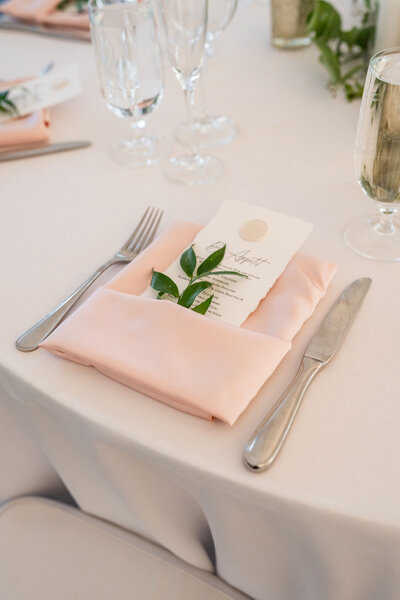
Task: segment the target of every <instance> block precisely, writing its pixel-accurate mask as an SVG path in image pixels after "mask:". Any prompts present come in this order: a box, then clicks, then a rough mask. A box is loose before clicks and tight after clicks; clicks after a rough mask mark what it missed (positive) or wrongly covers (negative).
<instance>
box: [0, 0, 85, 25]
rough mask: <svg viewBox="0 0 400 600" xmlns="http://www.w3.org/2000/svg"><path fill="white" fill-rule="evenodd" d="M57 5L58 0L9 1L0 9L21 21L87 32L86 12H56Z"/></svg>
mask: <svg viewBox="0 0 400 600" xmlns="http://www.w3.org/2000/svg"><path fill="white" fill-rule="evenodd" d="M58 4H60V0H9V1H8V2H6V3H4V4H2V5H1V6H0V9H1V12H3V13H5V14H7V15H9V16H10V17H14V18H15V19H21V20H22V21H31V22H35V23H42V24H44V25H54V26H59V27H69V28H72V29H74V28H76V29H83V30H89V15H88V14H87V13H86V12H85V13H78V12H77V13H71V12H68V11H61V10H56V9H57V6H58Z"/></svg>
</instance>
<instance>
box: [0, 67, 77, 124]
mask: <svg viewBox="0 0 400 600" xmlns="http://www.w3.org/2000/svg"><path fill="white" fill-rule="evenodd" d="M9 90H10V91H9V94H8V99H9V100H11V102H13V103H14V104H15V106H16V108H17V111H18V115H17V116H18V117H23V116H25V115H29V114H30V113H32V112H35V111H37V110H41V109H42V108H48V107H49V106H53V105H54V104H59V103H60V102H64V101H65V100H69V98H72V97H74V96H77V95H78V94H80V92H81V86H80V78H79V66H78V65H68V66H66V67H60V68H57V69H52V70H51V71H50V72H49V73H47V74H46V75H43V76H42V77H35V78H33V79H29V80H27V81H23V82H21V83H19V84H18V85H13V86H12V87H10V88H9ZM14 118H15V116H13V115H9V114H5V113H0V123H2V122H4V121H9V120H10V119H14Z"/></svg>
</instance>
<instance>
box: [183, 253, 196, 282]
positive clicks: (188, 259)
mask: <svg viewBox="0 0 400 600" xmlns="http://www.w3.org/2000/svg"><path fill="white" fill-rule="evenodd" d="M196 263H197V258H196V254H195V253H194V250H193V246H190V247H189V248H188V249H187V250H185V252H184V253H183V254H182V256H181V259H180V265H181V267H182V271H183V272H184V273H186V275H187V276H188V277H193V273H194V270H195V268H196Z"/></svg>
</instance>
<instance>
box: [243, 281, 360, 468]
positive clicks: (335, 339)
mask: <svg viewBox="0 0 400 600" xmlns="http://www.w3.org/2000/svg"><path fill="white" fill-rule="evenodd" d="M371 281H372V280H371V279H370V278H369V277H362V278H361V279H357V280H356V281H353V283H351V284H350V285H349V286H348V287H347V288H346V289H345V290H344V292H343V293H342V294H341V295H340V296H339V298H338V299H337V300H336V302H335V304H334V305H333V306H332V308H331V309H330V311H329V312H328V314H327V316H326V317H325V319H324V321H323V322H322V325H321V327H320V328H319V330H318V331H317V333H316V334H315V335H314V337H313V338H312V340H311V342H310V343H309V344H308V346H307V349H306V351H305V353H304V356H303V360H302V363H301V365H300V368H299V370H298V371H297V373H296V375H295V377H294V379H293V380H292V381H291V383H290V384H289V387H288V388H287V390H286V391H285V392H284V394H283V395H282V396H281V397H280V398H279V400H278V402H277V403H276V404H275V406H273V407H272V409H271V410H270V412H269V413H268V414H267V416H266V417H265V419H264V420H263V421H262V423H260V425H259V426H258V427H257V429H256V430H255V432H254V433H253V435H252V436H251V438H250V440H249V442H248V443H247V446H246V447H245V449H244V463H245V465H246V467H247V468H248V469H250V470H251V471H257V472H261V471H265V470H266V469H268V468H269V467H270V466H271V465H272V463H273V462H274V460H275V459H276V457H277V456H278V453H279V451H280V449H281V448H282V446H283V443H284V442H285V440H286V437H287V435H288V433H289V430H290V428H291V426H292V424H293V421H294V418H295V416H296V414H297V411H298V409H299V406H300V403H301V401H302V398H303V396H304V393H305V391H306V389H307V388H308V386H309V384H310V383H311V381H312V380H313V378H314V377H315V375H316V374H317V373H318V372H319V371H320V370H321V369H322V368H323V367H324V366H325V365H326V364H327V363H328V362H329V361H330V359H331V358H332V356H333V355H334V354H335V353H336V351H337V350H338V348H339V347H340V345H341V343H342V341H343V339H344V337H345V335H346V333H347V331H348V329H349V327H350V325H351V324H352V323H353V320H354V317H355V316H356V314H357V312H358V309H359V308H360V306H361V304H362V301H363V300H364V297H365V295H366V293H367V292H368V289H369V286H370V285H371Z"/></svg>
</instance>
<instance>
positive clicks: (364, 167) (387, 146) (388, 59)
mask: <svg viewBox="0 0 400 600" xmlns="http://www.w3.org/2000/svg"><path fill="white" fill-rule="evenodd" d="M355 162H356V171H357V179H358V183H359V184H360V185H361V187H362V189H363V191H364V192H365V194H366V195H367V196H369V198H371V199H372V200H374V201H375V202H376V203H377V206H378V209H379V214H378V215H374V216H366V217H361V218H357V219H355V220H354V221H352V222H351V223H350V224H349V225H348V226H347V228H346V230H345V240H346V243H347V244H348V246H349V247H350V248H351V249H352V250H354V251H355V252H357V253H358V254H361V255H362V256H365V257H367V258H370V259H373V260H381V261H390V262H392V261H398V260H400V221H399V219H398V218H396V216H395V215H396V213H397V211H398V208H399V202H400V48H390V49H388V50H383V51H382V52H378V53H377V54H375V55H374V56H373V57H372V58H371V60H370V63H369V68H368V74H367V79H366V82H365V88H364V94H363V98H362V103H361V109H360V116H359V120H358V127H357V134H356V150H355Z"/></svg>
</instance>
